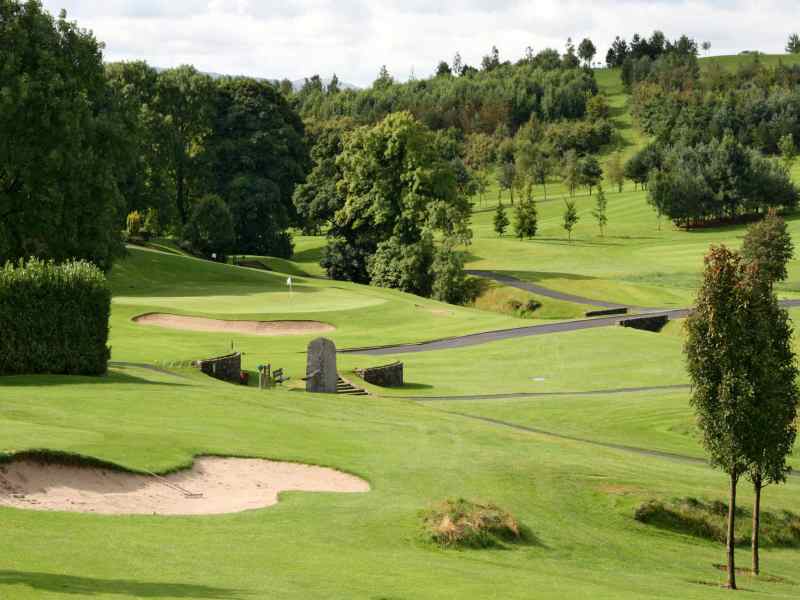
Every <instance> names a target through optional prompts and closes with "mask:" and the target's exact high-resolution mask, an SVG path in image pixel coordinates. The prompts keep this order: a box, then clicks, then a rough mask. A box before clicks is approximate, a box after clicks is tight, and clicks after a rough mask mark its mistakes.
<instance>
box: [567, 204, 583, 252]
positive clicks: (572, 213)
mask: <svg viewBox="0 0 800 600" xmlns="http://www.w3.org/2000/svg"><path fill="white" fill-rule="evenodd" d="M579 220H580V219H579V217H578V211H577V209H576V208H575V202H574V201H570V200H565V201H564V223H563V227H564V231H566V232H567V235H568V236H569V241H570V242H571V241H572V230H573V229H574V228H575V225H577V224H578V221H579Z"/></svg>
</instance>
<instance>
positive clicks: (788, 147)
mask: <svg viewBox="0 0 800 600" xmlns="http://www.w3.org/2000/svg"><path fill="white" fill-rule="evenodd" d="M778 152H780V154H781V159H783V164H784V165H785V166H786V170H787V171H790V170H791V169H792V166H793V165H794V161H795V160H797V146H796V145H795V143H794V136H793V135H792V134H791V133H787V134H786V135H784V136H783V137H782V138H781V139H780V140H779V141H778Z"/></svg>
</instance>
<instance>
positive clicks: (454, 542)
mask: <svg viewBox="0 0 800 600" xmlns="http://www.w3.org/2000/svg"><path fill="white" fill-rule="evenodd" d="M424 521H425V531H426V533H427V534H428V535H429V536H430V539H431V540H432V541H433V542H435V543H436V544H438V545H439V546H441V547H443V548H497V547H505V545H506V544H507V543H515V542H524V541H526V540H527V539H529V537H530V534H529V533H527V531H526V529H525V528H524V527H523V526H522V525H520V523H519V522H518V521H517V520H516V519H515V518H514V517H513V516H512V515H511V514H510V513H508V512H506V511H504V510H503V509H502V508H499V507H497V506H495V505H494V504H477V503H475V502H470V501H468V500H464V499H463V498H460V499H458V500H445V501H444V502H442V503H441V504H439V505H438V506H436V507H434V508H432V509H430V510H428V511H427V512H425V513H424Z"/></svg>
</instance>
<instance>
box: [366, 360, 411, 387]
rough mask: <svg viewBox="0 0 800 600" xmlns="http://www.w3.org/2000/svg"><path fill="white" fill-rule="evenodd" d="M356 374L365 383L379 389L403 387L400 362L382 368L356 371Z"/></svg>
mask: <svg viewBox="0 0 800 600" xmlns="http://www.w3.org/2000/svg"><path fill="white" fill-rule="evenodd" d="M356 374H357V375H358V376H359V377H361V379H363V380H364V381H366V382H367V383H371V384H372V385H378V386H380V387H401V386H402V385H403V363H401V362H396V363H392V364H391V365H384V366H382V367H370V368H369V369H356Z"/></svg>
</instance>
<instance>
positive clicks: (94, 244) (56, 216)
mask: <svg viewBox="0 0 800 600" xmlns="http://www.w3.org/2000/svg"><path fill="white" fill-rule="evenodd" d="M0 47H2V48H3V51H2V53H0V89H2V93H1V94H0V264H2V263H4V262H6V261H16V260H17V259H19V258H28V257H31V256H37V257H39V258H44V259H54V260H56V261H59V262H62V261H65V260H68V259H87V260H90V261H92V262H94V263H95V264H97V265H98V266H100V267H101V268H103V269H108V268H110V267H111V264H112V261H113V258H114V257H115V256H116V255H118V254H119V253H120V252H121V250H122V244H121V238H120V231H121V229H122V227H121V222H122V219H123V214H122V213H123V210H122V209H123V206H122V204H123V200H122V196H121V194H120V191H119V187H118V179H117V172H118V166H119V164H120V162H121V161H123V160H124V158H125V156H126V154H127V148H126V143H127V142H126V139H125V137H124V135H122V134H123V132H124V124H123V123H122V122H121V120H120V119H119V118H118V115H117V112H116V110H115V104H114V101H113V98H112V96H111V94H110V93H109V87H108V84H107V81H106V78H105V73H104V69H103V60H102V53H101V45H100V44H99V43H98V42H97V40H95V38H94V37H93V36H92V35H91V34H90V33H88V32H86V31H83V30H81V29H79V28H78V27H77V25H76V24H74V23H72V22H70V21H68V20H67V19H66V15H65V14H63V13H62V15H61V16H60V17H59V18H53V17H52V16H51V15H50V14H48V13H47V12H45V11H44V10H43V9H42V6H41V4H40V3H38V2H26V3H19V2H9V1H3V2H0Z"/></svg>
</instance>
